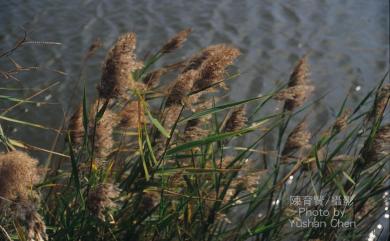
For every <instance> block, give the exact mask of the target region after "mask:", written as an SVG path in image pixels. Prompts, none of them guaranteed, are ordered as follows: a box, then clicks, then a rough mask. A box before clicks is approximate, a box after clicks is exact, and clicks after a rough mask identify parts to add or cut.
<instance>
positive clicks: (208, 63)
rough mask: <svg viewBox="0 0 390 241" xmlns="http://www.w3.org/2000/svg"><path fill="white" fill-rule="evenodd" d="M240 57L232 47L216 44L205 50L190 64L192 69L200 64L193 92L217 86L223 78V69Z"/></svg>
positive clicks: (237, 51)
mask: <svg viewBox="0 0 390 241" xmlns="http://www.w3.org/2000/svg"><path fill="white" fill-rule="evenodd" d="M239 55H240V51H239V50H238V49H236V48H234V47H231V46H228V45H225V44H218V45H212V46H210V47H208V48H206V49H205V50H204V51H203V52H202V54H201V55H200V56H199V57H196V58H195V59H194V60H192V61H191V62H190V65H189V68H194V67H196V65H197V64H198V62H199V63H200V68H199V70H200V78H199V79H197V81H196V82H195V84H194V89H195V90H203V89H206V88H209V87H211V86H213V85H216V84H219V85H221V86H224V83H223V82H222V81H223V80H224V78H225V69H226V68H227V67H228V66H229V65H232V64H233V62H234V60H235V59H236V58H237V57H238V56H239Z"/></svg>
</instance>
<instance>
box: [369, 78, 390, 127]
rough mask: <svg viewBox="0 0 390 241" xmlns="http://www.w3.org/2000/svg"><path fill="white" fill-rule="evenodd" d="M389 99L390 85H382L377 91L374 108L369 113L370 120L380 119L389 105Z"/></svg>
mask: <svg viewBox="0 0 390 241" xmlns="http://www.w3.org/2000/svg"><path fill="white" fill-rule="evenodd" d="M389 99H390V84H384V85H383V86H382V87H381V88H380V89H379V91H378V95H377V96H376V99H375V102H374V108H373V110H372V112H371V113H370V116H369V117H370V119H373V120H377V119H379V117H381V116H382V115H383V113H384V111H385V109H386V106H387V105H388V103H389Z"/></svg>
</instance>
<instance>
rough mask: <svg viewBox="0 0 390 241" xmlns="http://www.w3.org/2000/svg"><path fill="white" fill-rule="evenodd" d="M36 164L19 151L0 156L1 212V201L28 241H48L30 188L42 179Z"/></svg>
mask: <svg viewBox="0 0 390 241" xmlns="http://www.w3.org/2000/svg"><path fill="white" fill-rule="evenodd" d="M37 165H38V160H36V159H34V158H32V157H30V156H29V155H28V154H26V153H24V152H21V151H12V152H8V153H5V154H0V184H1V185H0V197H1V199H0V209H1V208H3V207H4V202H3V200H8V201H10V202H11V205H9V207H10V210H11V211H12V217H13V218H14V220H16V221H17V222H19V224H20V225H22V227H23V228H24V229H25V230H26V233H27V237H26V238H27V240H28V241H45V240H47V235H46V225H45V223H44V221H43V219H42V217H41V216H40V215H39V213H38V212H37V207H36V205H37V203H38V202H39V197H38V194H37V193H36V192H35V191H34V190H33V186H34V185H36V184H38V182H39V180H40V179H41V177H40V173H39V170H38V167H37Z"/></svg>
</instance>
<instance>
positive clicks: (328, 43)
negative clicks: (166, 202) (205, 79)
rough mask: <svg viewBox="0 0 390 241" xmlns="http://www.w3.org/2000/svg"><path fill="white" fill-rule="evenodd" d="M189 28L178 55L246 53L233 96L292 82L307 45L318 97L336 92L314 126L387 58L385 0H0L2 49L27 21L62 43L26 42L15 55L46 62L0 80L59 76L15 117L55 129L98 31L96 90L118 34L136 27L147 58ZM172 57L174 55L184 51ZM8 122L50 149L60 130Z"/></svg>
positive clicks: (374, 75) (356, 93)
mask: <svg viewBox="0 0 390 241" xmlns="http://www.w3.org/2000/svg"><path fill="white" fill-rule="evenodd" d="M187 27H191V28H192V29H193V33H192V35H191V37H190V39H189V41H188V42H187V43H186V45H185V47H184V48H183V49H182V50H180V51H179V52H177V54H174V55H172V56H183V55H190V54H192V53H193V52H194V51H196V50H197V49H199V48H202V47H206V46H208V45H210V44H215V43H221V42H223V43H231V44H233V45H235V46H237V47H239V48H240V50H241V51H242V56H241V57H240V59H239V60H238V61H237V66H238V67H239V69H240V70H241V76H240V77H239V78H238V79H236V80H234V81H231V82H229V85H230V87H231V94H230V99H231V100H237V99H242V98H245V97H253V96H258V95H259V94H264V93H267V91H269V90H272V89H273V88H274V87H275V86H276V85H277V84H280V83H282V82H286V81H287V79H288V76H289V74H290V72H291V70H292V68H293V66H294V64H295V63H296V61H297V60H298V58H299V57H300V56H302V55H303V54H305V53H309V59H310V64H311V71H312V80H313V83H314V84H315V86H316V91H315V93H314V96H315V97H318V96H320V95H322V94H324V93H326V92H329V93H328V95H327V96H326V97H325V98H324V99H323V100H322V101H321V102H320V103H319V104H317V105H316V106H315V108H313V109H312V114H311V117H312V120H313V121H312V125H314V126H320V125H323V124H325V123H327V122H328V121H330V120H332V119H333V118H334V116H335V114H336V111H337V107H338V106H339V105H340V103H341V102H342V101H343V99H344V98H345V96H346V94H348V93H349V94H350V96H351V99H350V102H349V103H348V105H353V104H356V103H357V101H358V100H359V99H361V98H362V97H363V96H364V94H365V93H367V92H368V91H369V90H370V89H371V88H373V87H374V86H375V85H376V84H377V83H378V81H379V80H380V79H381V78H382V77H383V76H384V74H385V72H386V71H387V68H388V64H389V2H388V1H387V0H370V1H369V0H329V1H326V0H294V1H273V0H261V1H259V0H247V1H245V0H213V1H211V0H200V1H188V0H176V1H173V0H171V1H164V0H160V1H151V0H144V1H140V0H129V1H123V0H68V1H58V0H40V1H38V0H37V1H21V0H13V1H5V0H1V1H0V52H3V51H4V50H6V49H8V48H10V47H11V46H12V45H13V44H14V43H15V41H16V40H17V39H18V38H19V37H21V36H22V35H23V31H22V28H24V29H25V30H27V31H28V37H29V40H31V41H53V42H59V43H61V45H43V46H42V45H36V44H26V45H24V46H23V47H22V48H21V49H20V50H18V51H17V52H15V53H14V55H12V57H13V58H14V59H15V60H16V61H17V62H18V63H19V64H21V65H22V66H39V67H40V68H39V70H37V71H32V72H29V73H25V74H23V73H22V74H19V75H18V76H17V77H18V78H19V80H20V81H16V80H12V79H9V80H5V79H3V78H2V79H0V82H1V83H0V84H1V85H0V86H1V87H12V88H23V90H22V91H20V90H19V91H9V90H8V91H4V90H0V93H1V94H3V95H5V94H6V95H12V96H15V97H23V96H24V97H26V96H30V95H32V94H34V93H35V92H36V91H38V90H39V89H42V88H45V87H47V86H48V85H49V84H50V83H55V82H58V84H57V85H55V86H54V87H52V88H51V89H50V90H49V91H48V92H45V93H44V94H42V95H40V96H38V97H37V98H35V99H34V100H36V101H44V102H50V103H51V104H42V105H40V106H37V105H36V104H28V105H23V107H19V108H15V109H14V110H13V111H12V112H10V113H9V114H8V116H11V117H15V118H19V119H23V120H26V121H32V122H38V123H40V124H43V125H46V126H51V127H54V128H58V127H59V126H60V123H61V122H60V121H61V119H62V117H63V113H64V112H65V111H67V110H68V109H69V108H70V109H72V108H73V107H74V106H75V105H76V104H77V103H78V102H79V101H80V100H81V93H82V84H80V83H78V82H80V81H79V72H80V67H81V59H82V57H83V55H84V54H85V53H86V51H87V49H88V47H89V46H90V44H91V43H92V42H93V41H94V39H96V38H97V37H99V38H100V39H101V40H102V42H103V45H104V46H103V48H102V49H101V50H100V51H99V52H98V53H97V55H96V56H95V57H94V58H93V59H92V60H91V61H90V62H88V65H87V67H86V69H85V74H84V77H83V79H85V80H86V81H87V87H88V96H89V97H91V98H92V97H93V96H94V95H95V94H96V91H95V86H96V84H97V83H98V81H99V79H100V65H101V62H102V60H103V58H104V55H105V52H106V50H107V49H108V48H109V47H110V45H111V44H112V43H113V41H114V40H115V39H116V38H117V37H118V35H120V34H121V33H124V32H128V31H134V32H136V33H137V35H138V46H137V49H138V50H137V52H138V54H139V56H141V57H142V56H144V55H145V54H147V53H149V52H150V51H153V50H156V49H158V47H159V46H161V44H162V43H164V41H165V40H166V39H168V38H169V37H170V36H172V35H173V34H175V33H176V32H178V31H179V30H182V29H184V28H187ZM167 59H168V60H169V61H170V62H173V60H178V57H172V58H167ZM169 61H168V62H169ZM52 70H59V71H62V72H64V73H65V74H59V73H57V72H55V71H52ZM0 107H1V108H2V109H4V108H5V107H7V104H4V103H0ZM3 127H4V128H5V131H6V132H7V133H11V134H10V135H12V136H13V137H15V138H18V139H22V140H25V141H27V142H28V143H31V144H34V145H36V146H40V147H45V148H48V147H50V143H52V140H53V137H54V135H55V134H54V133H52V132H51V131H37V130H36V129H35V128H23V127H20V126H15V125H12V126H9V125H6V124H4V126H3Z"/></svg>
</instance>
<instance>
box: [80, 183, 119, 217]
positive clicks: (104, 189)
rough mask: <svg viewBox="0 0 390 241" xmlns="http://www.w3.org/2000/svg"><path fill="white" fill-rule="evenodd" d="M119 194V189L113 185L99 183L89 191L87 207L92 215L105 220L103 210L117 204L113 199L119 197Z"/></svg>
mask: <svg viewBox="0 0 390 241" xmlns="http://www.w3.org/2000/svg"><path fill="white" fill-rule="evenodd" d="M119 194H120V189H119V188H118V187H116V186H115V185H113V184H111V183H103V184H99V185H98V186H96V187H95V188H94V189H93V190H91V191H90V192H89V194H88V200H87V207H88V209H89V211H90V212H91V213H92V214H93V215H94V216H96V217H97V218H99V219H100V220H103V221H105V212H107V211H109V209H113V208H115V207H117V206H118V205H117V204H116V203H115V201H114V200H115V199H117V198H118V197H119Z"/></svg>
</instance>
